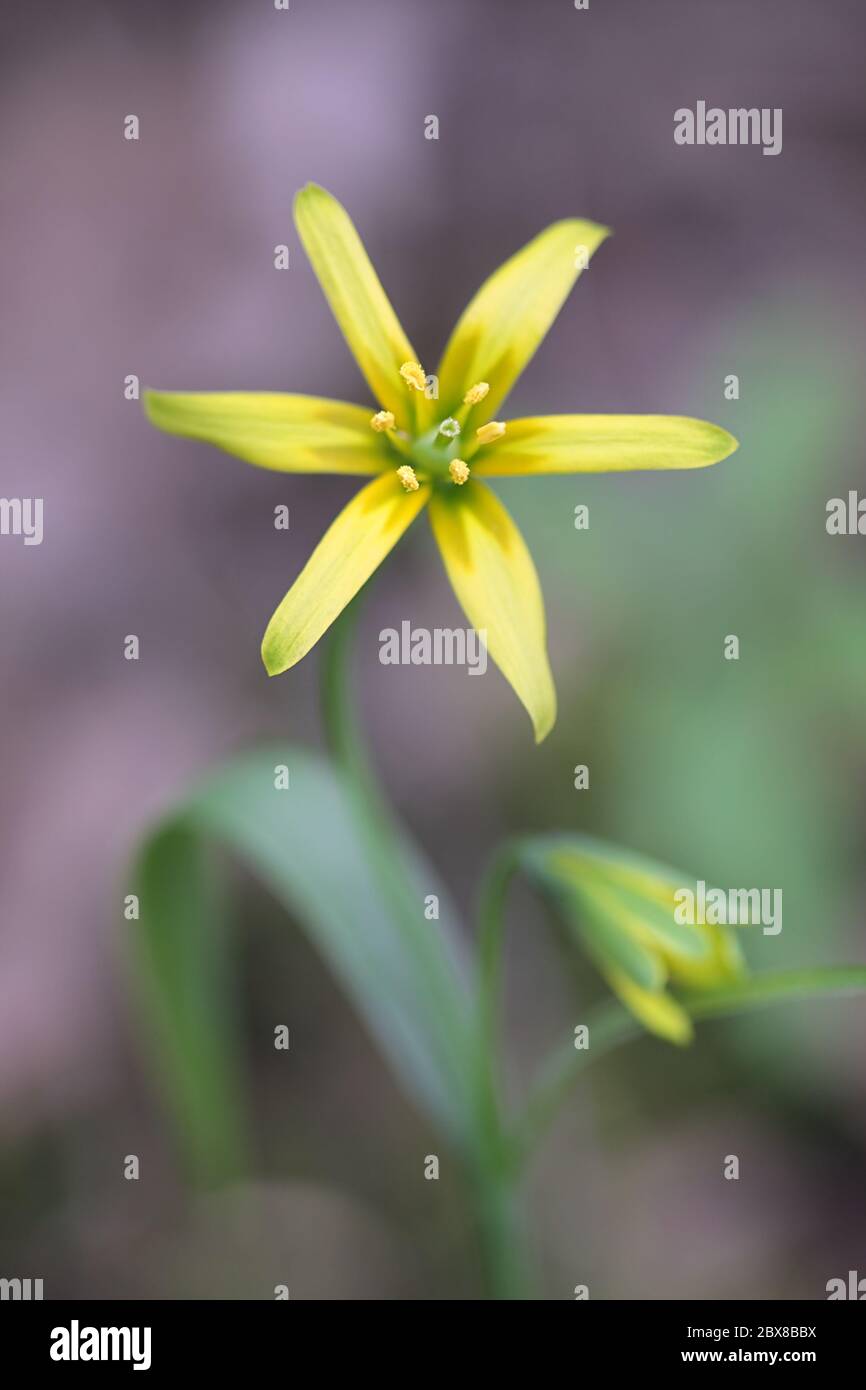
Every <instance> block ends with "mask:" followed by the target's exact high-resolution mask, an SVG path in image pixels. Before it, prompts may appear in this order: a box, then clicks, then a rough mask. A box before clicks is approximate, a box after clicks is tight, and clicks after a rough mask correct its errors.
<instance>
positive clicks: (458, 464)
mask: <svg viewBox="0 0 866 1390" xmlns="http://www.w3.org/2000/svg"><path fill="white" fill-rule="evenodd" d="M448 472H449V473H450V474H451V481H452V483H456V484H457V486H458V487H462V486H463V484H464V483H465V482H466V480H467V479H468V477H469V465H468V464H466V463H464V462H463V460H462V459H452V460H451V462H450V463H449V465H448Z"/></svg>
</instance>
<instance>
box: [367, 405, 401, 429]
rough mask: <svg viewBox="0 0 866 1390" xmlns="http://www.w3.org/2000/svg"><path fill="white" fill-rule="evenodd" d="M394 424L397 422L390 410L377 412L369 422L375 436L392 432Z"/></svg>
mask: <svg viewBox="0 0 866 1390" xmlns="http://www.w3.org/2000/svg"><path fill="white" fill-rule="evenodd" d="M396 423H397V421H396V420H395V419H394V416H393V415H392V414H391V411H390V410H380V411H378V413H377V414H376V415H374V416H373V418H372V420H371V421H370V424H371V425H372V426H373V429H374V430H375V431H376V433H377V434H384V432H385V430H392V429H393V428H394V426H395V425H396Z"/></svg>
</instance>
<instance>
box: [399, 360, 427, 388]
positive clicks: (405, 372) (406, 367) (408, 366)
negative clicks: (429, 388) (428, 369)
mask: <svg viewBox="0 0 866 1390" xmlns="http://www.w3.org/2000/svg"><path fill="white" fill-rule="evenodd" d="M400 375H401V377H402V378H403V380H404V381H405V383H406V385H407V386H411V387H412V390H413V391H423V390H424V387H425V386H426V385H427V378H426V376H425V375H424V368H423V367H422V366H421V363H420V362H404V363H403V365H402V367H401V368H400Z"/></svg>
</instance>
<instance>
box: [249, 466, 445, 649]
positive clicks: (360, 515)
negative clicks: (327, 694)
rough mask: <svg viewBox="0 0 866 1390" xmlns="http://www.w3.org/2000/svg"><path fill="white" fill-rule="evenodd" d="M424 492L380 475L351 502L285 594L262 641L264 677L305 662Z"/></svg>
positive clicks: (420, 502)
mask: <svg viewBox="0 0 866 1390" xmlns="http://www.w3.org/2000/svg"><path fill="white" fill-rule="evenodd" d="M429 493H430V489H429V487H421V488H419V489H418V491H417V492H411V493H407V492H404V490H403V488H402V486H401V483H400V480H399V478H398V477H397V474H396V473H386V474H385V475H384V477H381V478H377V479H376V480H375V482H372V483H368V484H367V486H366V487H364V488H362V489H361V491H360V492H359V493H358V494H357V495H356V496H355V497H353V498H352V500H351V502H350V503H349V505H348V506H347V507H345V508H344V509H343V511H342V512H340V515H339V516H338V517H337V519H336V521H334V522H333V523H332V525H331V526H330V527H329V528H328V530H327V531H326V532H325V534H324V536H323V537H322V539H321V540H320V541H319V544H318V545H317V546H316V548H315V550H314V551H313V553H312V555H311V556H310V558H309V560H308V561H307V563H306V565H305V566H304V568H303V570H302V571H301V573H300V574H299V575H298V578H297V579H296V580H295V582H294V584H293V585H292V587H291V589H290V590H289V592H288V593H287V594H286V596H285V598H284V599H283V601H282V603H281V604H280V606H279V608H278V609H277V611H276V612H275V613H274V616H273V617H272V618H271V621H270V622H269V623H268V628H267V631H266V633H265V635H264V638H263V640H262V660H263V661H264V663H265V667H266V668H267V672H268V675H270V676H277V675H279V673H280V672H281V671H287V670H288V669H289V667H290V666H294V665H295V663H296V662H298V661H300V659H301V657H302V656H306V654H307V652H308V651H309V650H310V648H311V647H312V646H314V645H315V643H316V642H318V640H319V638H320V637H321V636H322V633H323V632H325V631H326V630H327V629H328V628H329V627H330V625H331V623H332V622H333V621H334V619H335V618H336V617H338V616H339V614H340V613H341V612H342V611H343V609H344V608H345V606H346V604H347V603H348V602H349V601H350V600H351V599H353V598H354V597H355V594H356V593H357V592H358V590H359V589H360V588H361V586H362V584H364V583H365V582H366V581H367V580H368V579H369V577H370V575H371V574H372V573H373V571H374V570H375V569H378V567H379V565H380V564H381V563H382V561H383V560H384V558H385V556H386V555H387V554H388V552H389V551H390V550H391V549H392V548H393V547H394V546H395V545H396V544H397V541H398V540H399V539H400V537H401V536H402V534H403V532H404V531H405V530H406V528H407V527H408V526H409V525H411V523H412V522H413V521H414V519H415V517H416V516H417V515H418V513H419V511H420V510H421V508H422V507H423V506H424V503H425V502H426V501H427V498H428V496H429Z"/></svg>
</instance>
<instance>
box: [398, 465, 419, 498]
mask: <svg viewBox="0 0 866 1390" xmlns="http://www.w3.org/2000/svg"><path fill="white" fill-rule="evenodd" d="M397 477H398V478H399V479H400V482H401V483H402V484H403V487H404V489H405V491H406V492H417V491H418V489H419V487H420V486H421V484H420V483H419V481H418V475H417V474H416V472H415V469H414V468H412V466H411V465H410V464H408V463H404V464H403V465H402V466H401V467H400V468H398V469H397Z"/></svg>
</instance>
